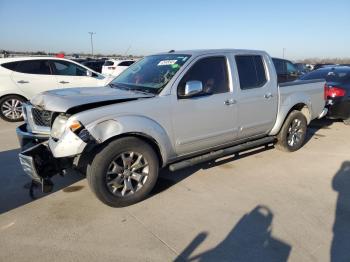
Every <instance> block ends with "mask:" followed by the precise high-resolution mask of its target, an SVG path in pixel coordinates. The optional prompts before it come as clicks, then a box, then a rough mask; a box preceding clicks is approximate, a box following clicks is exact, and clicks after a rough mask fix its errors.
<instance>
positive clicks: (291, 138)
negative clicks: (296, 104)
mask: <svg viewBox="0 0 350 262" xmlns="http://www.w3.org/2000/svg"><path fill="white" fill-rule="evenodd" d="M306 129H307V121H306V118H305V116H304V115H303V114H302V113H301V112H300V111H297V110H294V111H292V112H291V113H290V114H289V115H288V117H287V118H286V120H285V121H284V123H283V126H282V128H281V130H280V132H279V134H278V135H277V144H276V147H277V148H278V149H280V150H282V151H286V152H294V151H296V150H298V149H300V148H301V147H302V146H303V144H304V142H305V138H306Z"/></svg>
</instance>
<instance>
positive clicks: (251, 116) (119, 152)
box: [17, 49, 326, 207]
mask: <svg viewBox="0 0 350 262" xmlns="http://www.w3.org/2000/svg"><path fill="white" fill-rule="evenodd" d="M323 86H324V81H323V80H316V81H306V82H304V81H297V82H293V83H284V84H281V85H280V86H279V85H278V83H277V76H276V72H275V68H274V66H273V63H272V60H271V58H270V56H269V55H268V54H267V53H266V52H263V51H249V50H231V49H229V50H201V51H183V52H172V53H162V54H158V55H151V56H148V57H145V58H144V59H142V60H141V61H139V62H137V63H136V64H134V65H132V66H131V67H130V68H128V69H127V70H126V71H124V72H123V73H122V74H121V75H119V76H118V77H117V78H116V79H114V80H113V81H112V82H111V83H110V85H109V86H108V87H104V88H98V89H97V88H90V89H89V88H76V89H70V90H57V91H54V90H52V91H48V92H45V93H42V94H40V95H38V96H36V97H35V98H33V99H32V100H31V103H32V108H35V110H39V111H42V112H45V114H46V115H47V116H49V117H48V120H47V122H50V123H52V125H51V134H50V139H49V141H48V142H43V143H40V144H38V145H35V146H34V147H31V148H28V149H27V150H24V151H22V153H21V154H20V155H19V156H20V161H21V164H22V166H23V169H24V171H25V172H26V173H27V174H28V175H29V176H30V177H31V178H32V179H33V180H35V181H37V182H39V183H41V184H42V186H43V190H44V191H49V190H51V189H52V185H53V184H52V182H51V180H50V178H51V177H52V176H53V175H55V174H58V173H64V170H66V169H69V168H78V169H79V170H81V172H84V173H85V172H87V179H88V182H89V185H90V187H91V189H92V191H93V192H94V193H95V195H96V196H97V197H98V198H99V199H100V200H101V201H102V202H103V203H105V204H107V205H110V206H114V207H118V206H125V205H130V204H133V203H136V202H138V201H140V200H142V199H145V198H146V196H147V195H148V193H149V192H150V191H151V190H152V188H153V187H154V185H155V183H156V181H157V177H158V171H159V169H160V168H164V167H166V166H169V168H170V170H172V171H174V170H179V169H181V168H185V167H189V166H193V165H196V164H198V163H201V162H205V161H209V160H214V159H216V158H220V157H223V156H224V155H228V154H233V153H236V152H239V151H244V150H247V149H251V148H254V147H257V146H263V145H267V144H273V143H276V144H277V147H278V148H280V149H282V150H284V151H287V152H292V151H296V150H298V149H299V148H300V147H302V145H303V143H304V140H305V136H306V129H307V125H308V123H310V121H311V120H312V119H314V118H317V117H322V116H323V115H324V114H325V113H326V109H324V105H325V100H324V88H323ZM26 112H27V114H28V115H27V118H30V117H31V112H32V111H27V110H26ZM25 128H26V127H25V126H21V127H19V128H18V129H17V134H18V137H19V140H20V143H21V146H22V147H25V144H24V142H25V143H28V140H27V141H24V140H23V139H22V138H28V137H30V136H31V135H32V133H31V132H30V131H28V130H26V129H25ZM34 140H35V137H33V141H34ZM32 143H34V142H32Z"/></svg>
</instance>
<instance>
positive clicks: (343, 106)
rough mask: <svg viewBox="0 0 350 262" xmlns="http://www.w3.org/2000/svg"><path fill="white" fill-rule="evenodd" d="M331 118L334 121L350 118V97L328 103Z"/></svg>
mask: <svg viewBox="0 0 350 262" xmlns="http://www.w3.org/2000/svg"><path fill="white" fill-rule="evenodd" d="M327 116H328V117H329V118H334V119H342V120H345V119H349V118H350V97H346V98H343V99H341V100H329V101H328V114H327Z"/></svg>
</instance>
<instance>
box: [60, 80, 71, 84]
mask: <svg viewBox="0 0 350 262" xmlns="http://www.w3.org/2000/svg"><path fill="white" fill-rule="evenodd" d="M60 84H69V82H66V81H60Z"/></svg>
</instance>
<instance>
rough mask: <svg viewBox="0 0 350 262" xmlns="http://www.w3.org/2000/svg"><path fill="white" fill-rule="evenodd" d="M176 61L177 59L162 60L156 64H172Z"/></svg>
mask: <svg viewBox="0 0 350 262" xmlns="http://www.w3.org/2000/svg"><path fill="white" fill-rule="evenodd" d="M176 62H177V60H163V61H160V62H159V63H158V66H165V65H174V64H176Z"/></svg>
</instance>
